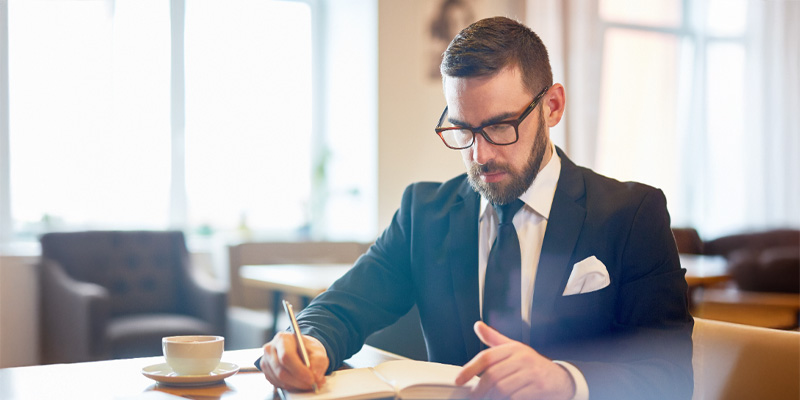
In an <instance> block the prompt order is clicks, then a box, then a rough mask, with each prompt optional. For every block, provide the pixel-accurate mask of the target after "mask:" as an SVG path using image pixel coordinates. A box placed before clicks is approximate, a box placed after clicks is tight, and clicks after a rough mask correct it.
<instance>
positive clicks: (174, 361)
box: [161, 336, 225, 375]
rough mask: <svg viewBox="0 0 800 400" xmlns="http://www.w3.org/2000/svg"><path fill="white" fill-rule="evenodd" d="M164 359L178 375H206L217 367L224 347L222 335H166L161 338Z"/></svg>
mask: <svg viewBox="0 0 800 400" xmlns="http://www.w3.org/2000/svg"><path fill="white" fill-rule="evenodd" d="M161 348H162V349H163V350H164V359H165V360H166V361H167V365H169V367H170V368H172V371H174V372H175V373H176V374H178V375H207V374H208V373H210V372H211V371H213V370H214V369H216V368H217V366H218V365H219V360H220V359H221V358H222V352H223V350H224V349H225V338H224V337H222V336H167V337H164V338H162V339H161Z"/></svg>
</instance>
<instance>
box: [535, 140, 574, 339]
mask: <svg viewBox="0 0 800 400" xmlns="http://www.w3.org/2000/svg"><path fill="white" fill-rule="evenodd" d="M556 151H557V152H558V155H559V157H561V174H560V176H559V178H558V185H557V186H556V191H555V195H554V196H553V205H552V207H551V209H550V218H549V220H548V221H547V230H546V231H545V234H544V241H543V243H542V252H541V255H540V257H539V267H538V269H537V271H536V283H535V285H534V290H533V302H532V304H531V344H532V345H534V346H536V344H538V343H542V341H544V340H546V339H552V338H548V337H547V332H546V330H545V329H544V328H545V327H547V326H548V325H550V324H551V322H552V320H553V319H554V317H555V316H554V315H553V306H554V303H555V300H556V299H557V298H558V297H559V296H561V291H562V290H563V287H564V284H565V282H566V279H567V277H568V276H569V275H568V274H569V272H570V270H571V265H569V262H570V258H571V257H572V252H573V250H574V249H575V244H576V243H577V241H578V236H579V235H580V232H581V229H582V227H583V221H584V218H585V217H586V208H585V207H584V205H583V203H582V201H583V196H584V193H585V187H584V182H583V175H582V174H581V172H580V170H579V169H578V167H577V166H576V165H575V164H574V163H572V161H570V160H569V159H568V158H567V157H566V156H565V155H564V153H563V152H562V151H561V149H558V148H557V149H556Z"/></svg>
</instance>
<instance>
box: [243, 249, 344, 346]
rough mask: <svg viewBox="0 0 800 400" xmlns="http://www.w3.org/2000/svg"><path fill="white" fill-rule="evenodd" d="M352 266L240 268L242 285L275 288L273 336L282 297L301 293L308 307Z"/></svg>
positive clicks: (311, 265)
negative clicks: (312, 300)
mask: <svg viewBox="0 0 800 400" xmlns="http://www.w3.org/2000/svg"><path fill="white" fill-rule="evenodd" d="M352 266H353V264H270V265H244V266H242V267H241V268H239V277H240V278H241V280H242V284H243V285H246V286H250V287H255V288H260V289H266V290H269V291H272V293H273V296H272V319H273V321H272V331H271V332H270V333H269V337H270V338H271V337H272V336H274V335H275V329H277V326H278V316H279V315H281V313H283V309H282V306H281V300H282V299H283V298H284V296H285V295H287V294H290V295H297V296H300V298H301V300H302V304H301V306H302V308H305V307H306V306H307V305H308V303H310V302H311V299H313V298H314V297H316V296H317V295H318V294H320V293H322V292H324V291H325V290H326V289H328V287H330V286H331V284H333V282H335V281H336V280H337V279H339V277H340V276H342V275H344V274H345V272H347V271H348V270H349V269H350V268H351V267H352ZM299 310H300V308H297V311H299Z"/></svg>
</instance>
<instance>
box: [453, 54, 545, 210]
mask: <svg viewBox="0 0 800 400" xmlns="http://www.w3.org/2000/svg"><path fill="white" fill-rule="evenodd" d="M444 92H445V98H446V99H447V107H448V115H449V117H450V118H452V119H453V120H458V121H463V122H464V123H466V124H468V125H469V126H471V127H475V126H480V125H483V124H485V123H487V122H489V121H499V120H514V119H517V118H519V116H520V115H521V114H522V112H523V111H524V110H525V108H526V107H527V106H528V105H529V104H530V103H531V101H533V97H534V96H535V94H531V93H529V92H528V90H527V89H526V88H525V86H524V85H523V83H522V75H521V74H520V72H519V68H517V67H508V68H505V69H503V70H502V71H500V72H498V73H497V74H495V75H493V76H490V77H476V78H453V77H447V78H446V79H445V82H444ZM537 108H538V110H534V111H533V112H531V114H530V115H528V117H527V118H525V120H524V121H522V123H521V124H520V125H519V140H518V141H517V142H516V143H514V144H511V145H507V146H497V145H493V144H491V143H488V142H487V141H486V139H484V138H483V136H481V135H475V143H473V145H472V147H470V148H467V149H464V150H461V156H462V158H463V159H464V165H465V166H466V167H467V173H468V176H469V182H470V184H471V185H472V187H473V188H475V190H477V191H478V192H480V193H481V194H482V195H483V196H484V197H486V198H487V199H488V200H489V201H490V202H492V203H495V204H506V203H510V202H512V201H514V200H515V199H517V198H518V197H519V196H520V195H522V193H524V192H525V191H526V190H527V189H528V187H529V186H530V185H531V183H532V182H533V179H534V178H535V177H536V174H537V173H538V172H539V168H540V166H541V164H542V160H543V159H545V158H546V159H547V160H549V158H550V155H551V153H550V151H549V150H550V138H549V129H548V128H547V126H546V125H545V123H544V120H543V118H542V105H541V104H540V105H537Z"/></svg>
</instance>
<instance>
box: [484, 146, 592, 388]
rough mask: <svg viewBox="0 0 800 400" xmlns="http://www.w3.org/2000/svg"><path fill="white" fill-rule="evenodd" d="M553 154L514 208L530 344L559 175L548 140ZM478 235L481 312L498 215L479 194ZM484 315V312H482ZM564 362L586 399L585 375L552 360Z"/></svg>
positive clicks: (524, 316) (557, 160) (526, 338)
mask: <svg viewBox="0 0 800 400" xmlns="http://www.w3.org/2000/svg"><path fill="white" fill-rule="evenodd" d="M551 148H552V151H553V156H552V157H551V158H550V161H549V162H548V163H547V165H545V166H544V168H542V169H541V170H540V171H539V173H538V174H537V175H536V179H534V180H533V183H532V184H531V186H530V187H529V188H528V190H527V191H525V193H523V194H522V196H520V197H519V198H520V200H522V201H523V202H524V203H525V205H524V206H523V207H522V208H521V209H520V210H519V212H517V214H516V215H515V216H514V219H513V220H512V222H513V224H514V228H515V229H516V230H517V237H519V243H520V260H521V263H522V264H521V266H522V270H521V279H520V281H521V282H520V284H521V287H520V289H521V294H522V296H521V302H522V304H521V310H522V320H523V321H524V322H525V323H526V324H527V328H526V333H525V334H523V340H524V342H525V344H530V343H529V340H530V323H531V304H532V303H533V288H534V282H535V281H536V270H537V268H538V266H539V256H540V255H541V252H542V242H543V241H544V233H545V230H546V229H547V220H548V219H549V218H550V207H551V206H552V205H553V196H554V195H555V192H556V185H557V184H558V178H559V176H560V175H561V158H560V157H559V156H558V154H556V151H555V145H552V144H551ZM481 210H483V211H482V212H481V216H480V219H479V221H480V222H479V223H480V233H479V234H480V237H479V241H478V243H479V244H478V274H479V276H478V282H479V285H480V286H479V288H480V290H479V292H478V293H479V296H480V306H481V313H482V312H483V287H484V280H485V276H486V265H487V264H488V261H489V251H490V250H491V246H492V244H493V243H494V239H495V237H496V236H497V226H498V218H497V213H496V212H495V210H494V207H490V206H489V201H488V200H486V198H484V197H481ZM481 318H483V315H481ZM555 362H556V363H558V364H559V365H561V366H563V367H564V368H565V369H566V370H567V371H568V372H569V373H570V374H571V375H572V378H573V380H574V381H575V397H573V400H586V399H588V398H589V388H588V385H587V383H586V378H584V376H583V374H582V373H581V372H580V370H578V369H577V368H576V367H575V366H573V365H572V364H569V363H566V362H561V361H555Z"/></svg>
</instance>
